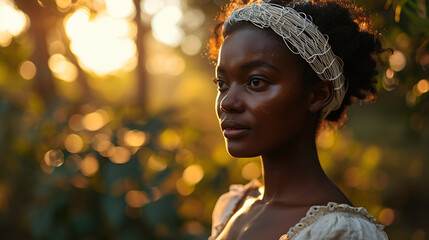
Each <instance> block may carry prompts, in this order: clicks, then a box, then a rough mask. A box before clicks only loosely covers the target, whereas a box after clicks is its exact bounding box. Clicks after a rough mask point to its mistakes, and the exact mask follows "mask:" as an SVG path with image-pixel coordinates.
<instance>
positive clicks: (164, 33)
mask: <svg viewBox="0 0 429 240" xmlns="http://www.w3.org/2000/svg"><path fill="white" fill-rule="evenodd" d="M182 15H183V13H182V10H181V9H180V8H179V7H177V6H166V7H164V8H162V9H161V11H159V12H158V13H156V14H155V16H154V17H153V19H152V22H151V25H152V34H153V36H154V37H155V39H157V40H158V41H160V42H162V43H164V44H167V45H169V46H171V47H177V46H179V44H180V43H181V42H182V39H183V37H184V36H185V33H184V32H183V30H182V29H181V28H180V26H179V23H180V20H181V19H182Z"/></svg>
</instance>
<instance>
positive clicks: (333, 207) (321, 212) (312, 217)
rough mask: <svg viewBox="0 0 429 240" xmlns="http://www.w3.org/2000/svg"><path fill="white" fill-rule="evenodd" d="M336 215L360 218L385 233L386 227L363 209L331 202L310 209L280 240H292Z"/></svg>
mask: <svg viewBox="0 0 429 240" xmlns="http://www.w3.org/2000/svg"><path fill="white" fill-rule="evenodd" d="M335 213H345V214H349V215H350V216H353V217H359V218H362V219H364V220H367V221H369V222H370V223H373V224H374V225H375V226H376V227H377V228H378V229H379V230H380V231H383V229H384V226H383V225H382V224H377V221H376V219H375V218H374V217H373V216H371V214H369V213H368V211H367V210H366V209H365V208H363V207H352V206H350V205H348V204H338V203H335V202H329V203H328V204H327V205H320V206H318V205H314V206H312V207H310V208H309V210H308V211H307V213H306V215H305V217H303V218H302V219H301V220H300V221H299V222H298V223H297V224H295V226H293V227H291V228H290V229H289V231H288V232H287V233H286V234H284V235H282V236H281V237H280V239H279V240H288V239H292V238H293V237H295V236H296V235H298V234H299V233H300V232H301V231H302V230H304V229H305V228H307V227H309V226H311V225H312V224H314V223H316V222H317V221H319V220H320V219H321V218H322V217H324V216H326V215H328V214H335Z"/></svg>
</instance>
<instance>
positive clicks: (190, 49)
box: [180, 35, 202, 56]
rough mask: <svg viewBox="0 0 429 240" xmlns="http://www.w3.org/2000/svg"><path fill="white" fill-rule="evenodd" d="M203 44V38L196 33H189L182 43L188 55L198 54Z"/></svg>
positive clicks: (182, 47) (181, 46) (183, 49)
mask: <svg viewBox="0 0 429 240" xmlns="http://www.w3.org/2000/svg"><path fill="white" fill-rule="evenodd" d="M201 46H202V42H201V39H200V38H199V37H198V36H195V35H188V36H187V37H186V38H185V39H184V40H183V42H182V44H181V45H180V48H181V49H182V51H183V52H184V53H185V54H187V55H191V56H193V55H196V54H198V53H199V52H200V49H201Z"/></svg>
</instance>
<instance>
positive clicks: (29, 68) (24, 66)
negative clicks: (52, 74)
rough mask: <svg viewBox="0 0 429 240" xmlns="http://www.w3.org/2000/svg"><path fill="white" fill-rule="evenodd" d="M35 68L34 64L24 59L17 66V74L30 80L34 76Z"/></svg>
mask: <svg viewBox="0 0 429 240" xmlns="http://www.w3.org/2000/svg"><path fill="white" fill-rule="evenodd" d="M36 72H37V68H36V65H34V63H33V62H31V61H24V62H23V63H21V65H20V66H19V74H20V75H21V77H22V78H24V79H26V80H30V79H32V78H34V76H36Z"/></svg>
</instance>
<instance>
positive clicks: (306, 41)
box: [224, 1, 347, 119]
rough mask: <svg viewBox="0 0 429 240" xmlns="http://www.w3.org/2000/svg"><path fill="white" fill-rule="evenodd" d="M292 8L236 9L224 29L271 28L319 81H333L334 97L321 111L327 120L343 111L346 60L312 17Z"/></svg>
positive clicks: (263, 5) (264, 5)
mask: <svg viewBox="0 0 429 240" xmlns="http://www.w3.org/2000/svg"><path fill="white" fill-rule="evenodd" d="M292 2H293V1H292ZM294 4H295V3H293V4H292V7H293V5H294ZM292 7H284V6H281V5H278V4H274V3H267V2H263V3H260V4H251V5H248V6H245V7H241V8H237V9H235V10H234V11H233V12H232V13H231V15H230V16H229V17H228V19H226V21H225V23H224V27H225V28H228V26H230V25H234V24H235V23H238V22H240V21H247V22H251V23H253V25H255V26H257V27H260V28H271V29H272V30H273V31H274V32H275V33H276V34H278V35H280V36H281V37H282V38H283V40H284V42H285V44H286V46H287V47H288V48H289V50H290V51H291V52H292V53H294V54H299V55H300V56H301V57H302V58H303V59H304V60H305V61H307V62H308V63H309V64H310V66H311V68H312V69H313V70H314V71H315V72H316V73H317V75H318V76H319V78H320V79H322V80H324V81H332V83H333V86H334V90H335V91H334V97H333V99H332V101H331V102H330V103H329V104H328V105H327V106H325V107H324V108H323V109H322V114H321V117H322V119H324V118H325V117H326V116H327V115H328V114H329V113H330V112H332V111H335V110H337V109H338V108H340V106H341V103H342V101H343V99H344V95H345V94H346V91H347V88H346V84H345V78H344V75H343V61H342V60H341V59H340V58H339V57H338V56H336V55H335V54H334V53H333V51H332V49H331V46H330V45H329V43H328V39H329V37H328V36H327V35H323V34H322V33H321V32H320V31H319V30H318V29H317V26H316V25H315V24H314V23H313V20H312V18H311V16H309V15H306V14H305V13H302V12H297V11H296V10H295V9H293V8H292Z"/></svg>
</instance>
